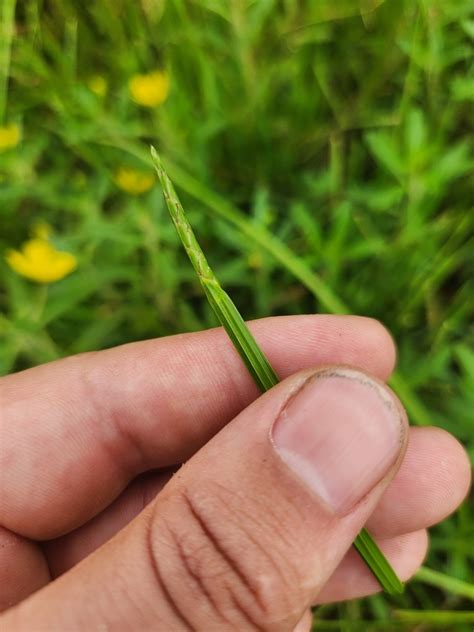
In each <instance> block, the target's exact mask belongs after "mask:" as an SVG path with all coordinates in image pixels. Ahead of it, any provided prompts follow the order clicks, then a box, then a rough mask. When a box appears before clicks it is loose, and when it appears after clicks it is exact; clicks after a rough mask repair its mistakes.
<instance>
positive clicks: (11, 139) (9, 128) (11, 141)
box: [0, 123, 20, 151]
mask: <svg viewBox="0 0 474 632" xmlns="http://www.w3.org/2000/svg"><path fill="white" fill-rule="evenodd" d="M19 142H20V128H19V127H18V125H16V124H15V123H10V125H6V126H5V127H0V151H3V150H4V149H11V148H12V147H16V146H17V145H18V143H19Z"/></svg>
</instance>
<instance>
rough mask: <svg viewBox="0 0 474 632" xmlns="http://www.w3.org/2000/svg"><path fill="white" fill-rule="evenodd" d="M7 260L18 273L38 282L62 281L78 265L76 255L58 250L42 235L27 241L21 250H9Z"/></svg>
mask: <svg viewBox="0 0 474 632" xmlns="http://www.w3.org/2000/svg"><path fill="white" fill-rule="evenodd" d="M5 260H6V262H7V263H8V265H9V266H10V268H11V269H12V270H14V271H15V272H16V273H17V274H20V275H21V276H24V277H26V278H27V279H30V280H31V281H36V282H37V283H54V281H60V280H61V279H63V278H64V277H65V276H67V275H68V274H70V273H71V272H72V271H73V270H75V269H76V267H77V259H76V257H75V256H74V255H72V254H71V253H69V252H62V251H60V250H56V249H55V248H54V247H53V246H52V245H51V244H50V242H49V241H47V240H46V239H43V238H41V237H34V238H33V239H30V240H29V241H27V242H25V243H24V244H23V246H22V248H21V250H9V251H8V252H7V253H6V255H5Z"/></svg>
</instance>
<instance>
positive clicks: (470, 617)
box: [394, 610, 474, 629]
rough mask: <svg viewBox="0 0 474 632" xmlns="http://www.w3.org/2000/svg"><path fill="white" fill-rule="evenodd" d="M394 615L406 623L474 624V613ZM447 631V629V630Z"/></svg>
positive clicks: (397, 612) (404, 612)
mask: <svg viewBox="0 0 474 632" xmlns="http://www.w3.org/2000/svg"><path fill="white" fill-rule="evenodd" d="M394 615H395V616H396V617H397V619H399V620H400V621H403V622H406V623H423V624H425V625H427V624H430V625H431V626H433V625H435V626H438V625H439V626H443V627H444V626H446V625H455V624H457V625H459V624H461V623H474V612H472V611H471V612H468V611H462V610H454V611H453V610H394ZM445 629H446V628H445Z"/></svg>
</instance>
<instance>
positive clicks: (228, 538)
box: [149, 485, 305, 631]
mask: <svg viewBox="0 0 474 632" xmlns="http://www.w3.org/2000/svg"><path fill="white" fill-rule="evenodd" d="M238 500H239V498H237V499H236V498H235V496H234V495H233V494H231V493H229V492H228V491H226V490H222V489H221V488H220V487H219V486H218V485H216V486H215V489H212V490H210V489H209V488H208V489H207V490H206V493H204V492H200V491H198V492H195V491H194V492H191V491H190V490H182V491H181V493H180V495H179V496H178V497H177V498H174V500H173V511H172V512H168V515H165V514H164V513H161V514H155V515H154V516H153V518H152V523H151V529H150V534H151V535H150V543H149V549H150V554H151V557H152V563H153V565H154V567H155V574H157V573H156V570H157V568H158V564H159V570H158V574H157V579H158V582H159V584H160V588H161V590H162V593H164V594H165V595H166V597H167V600H168V602H170V601H171V602H172V607H173V610H174V611H175V614H176V613H179V616H180V617H181V619H183V620H185V621H186V624H187V626H188V628H190V629H196V630H200V629H204V628H205V629H219V630H225V629H242V630H244V629H245V630H271V631H273V630H275V631H277V630H280V629H281V630H285V629H289V628H291V622H293V621H295V620H298V617H299V616H300V614H301V610H302V607H304V605H305V604H304V603H302V595H301V593H300V590H299V586H301V581H300V579H301V578H300V577H298V571H297V568H296V567H295V566H292V565H291V564H289V563H288V561H287V559H286V557H285V556H284V555H282V554H278V552H277V551H278V547H271V546H269V545H268V544H269V542H270V541H271V536H270V535H269V534H268V533H262V532H259V529H260V528H261V526H262V521H261V520H257V519H256V518H255V517H251V516H249V515H248V514H247V513H245V511H242V510H241V507H240V506H239V504H238V502H237V503H236V501H238ZM259 517H260V516H259ZM247 518H248V520H247ZM275 551H276V552H275ZM189 617H191V618H192V620H190V619H189ZM210 621H211V622H213V624H212V625H211V627H209V626H210V624H209V622H210Z"/></svg>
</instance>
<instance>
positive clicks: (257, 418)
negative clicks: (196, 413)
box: [3, 368, 406, 630]
mask: <svg viewBox="0 0 474 632" xmlns="http://www.w3.org/2000/svg"><path fill="white" fill-rule="evenodd" d="M405 442H406V419H405V417H404V414H403V412H402V410H401V408H400V406H399V404H398V403H397V401H396V398H395V397H394V396H393V395H392V394H391V393H390V391H389V390H388V389H387V388H386V387H383V386H382V385H381V384H380V383H377V382H375V381H374V380H372V379H370V378H369V377H368V376H366V375H364V374H362V373H360V372H358V371H355V370H353V369H348V368H333V369H325V370H321V371H319V372H316V373H314V371H312V372H306V373H303V374H298V375H295V376H293V377H291V378H289V379H287V380H285V381H284V382H283V383H282V384H280V385H279V386H277V387H275V388H274V389H272V390H271V391H270V392H268V393H266V394H265V395H263V396H262V397H261V398H259V399H258V401H256V402H254V403H253V404H252V405H251V406H249V407H248V408H247V409H245V410H244V411H243V412H242V413H241V414H240V415H239V416H238V417H237V418H236V419H235V420H234V421H233V422H232V423H229V424H228V425H227V426H226V428H224V429H223V430H222V431H221V432H219V434H218V435H217V436H216V437H214V438H213V439H212V440H211V441H209V442H208V443H207V444H206V445H205V446H204V447H203V448H202V449H201V450H200V451H199V452H198V453H197V454H195V455H194V456H193V457H192V458H191V459H190V460H189V461H188V462H187V463H186V464H185V465H184V466H183V467H182V468H181V469H180V470H179V472H177V474H176V475H175V476H174V477H173V478H172V479H171V480H170V482H169V483H168V484H167V486H166V487H165V488H164V489H163V491H162V492H161V493H160V494H159V495H158V497H157V499H156V501H155V502H154V503H152V504H151V505H149V507H148V508H147V509H146V510H145V511H144V512H143V513H142V514H140V515H139V516H138V517H137V518H136V519H135V521H134V522H132V523H131V524H130V525H129V526H128V527H126V528H125V529H124V530H122V531H121V532H120V533H119V534H118V535H117V536H116V537H114V538H113V539H112V540H110V541H109V542H108V543H107V544H106V545H104V546H103V547H102V548H101V549H99V550H98V551H97V552H96V553H95V554H92V555H91V556H90V557H88V558H87V559H86V560H84V561H83V562H82V563H81V564H79V565H78V566H76V567H75V568H74V569H72V570H71V571H69V572H68V573H66V574H64V575H63V576H62V577H60V578H59V579H57V580H56V581H55V582H53V583H52V584H50V585H49V586H48V587H46V588H45V589H43V591H40V593H37V594H36V595H34V596H32V597H30V598H29V599H28V600H26V601H25V602H24V603H23V604H20V606H18V607H17V608H15V609H13V610H12V611H10V612H9V613H8V614H7V615H6V618H5V619H4V622H3V623H4V625H6V627H7V629H8V626H10V627H12V628H14V629H16V630H23V629H25V630H26V629H28V626H30V628H31V623H32V621H35V622H36V624H37V625H38V622H39V623H40V624H41V626H40V627H44V628H45V629H55V628H56V629H74V628H75V627H76V628H77V627H82V629H93V628H95V627H97V626H98V625H99V623H100V624H101V625H102V626H104V627H110V628H111V629H114V627H120V626H121V627H122V628H126V627H127V626H130V625H132V624H131V622H133V625H134V626H135V629H147V627H151V626H154V627H155V628H157V629H170V630H173V629H179V630H181V629H183V630H188V629H205V630H230V629H246V628H248V627H250V626H253V627H255V628H259V627H260V628H262V627H263V628H265V627H267V628H268V627H270V626H271V627H272V628H274V629H293V628H294V627H295V626H296V625H297V624H298V622H299V620H300V619H301V616H302V613H303V612H304V610H305V609H307V608H308V607H309V606H310V604H311V603H312V602H313V601H314V600H315V599H316V597H317V594H318V593H319V592H320V591H321V589H322V587H323V586H324V584H325V583H326V582H327V581H328V580H329V578H330V577H331V576H332V574H333V573H334V571H335V569H336V568H337V566H338V565H339V563H340V562H341V560H342V558H343V557H344V555H345V554H346V552H347V550H348V548H349V547H350V545H351V542H352V541H353V539H354V538H355V536H356V534H357V533H358V532H359V531H360V529H361V527H362V525H363V524H364V523H365V522H366V520H367V518H368V517H369V515H370V514H371V513H372V511H373V509H374V507H375V505H376V504H377V502H378V500H379V499H380V497H381V495H382V493H383V491H384V489H385V488H386V486H387V485H388V483H389V481H390V480H391V478H392V477H393V475H394V472H395V471H396V469H397V468H398V466H399V463H400V460H401V458H402V457H403V451H404V447H405Z"/></svg>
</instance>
